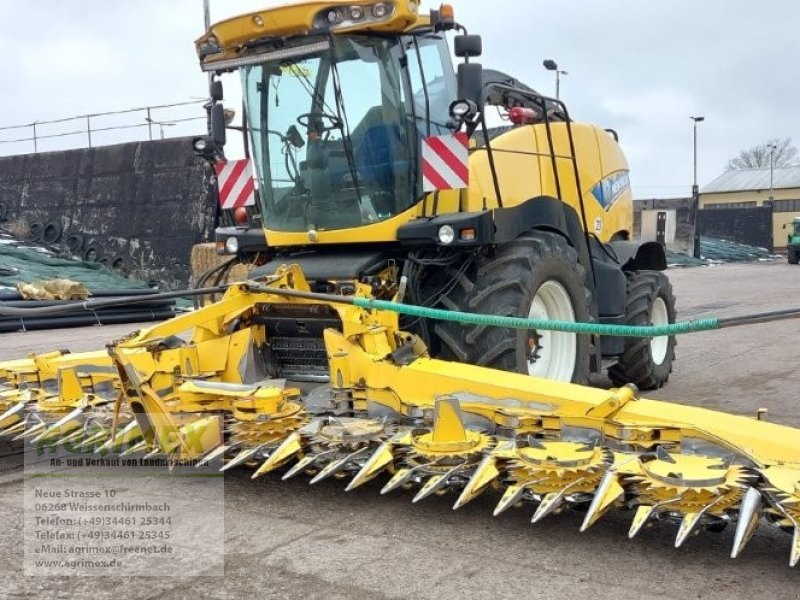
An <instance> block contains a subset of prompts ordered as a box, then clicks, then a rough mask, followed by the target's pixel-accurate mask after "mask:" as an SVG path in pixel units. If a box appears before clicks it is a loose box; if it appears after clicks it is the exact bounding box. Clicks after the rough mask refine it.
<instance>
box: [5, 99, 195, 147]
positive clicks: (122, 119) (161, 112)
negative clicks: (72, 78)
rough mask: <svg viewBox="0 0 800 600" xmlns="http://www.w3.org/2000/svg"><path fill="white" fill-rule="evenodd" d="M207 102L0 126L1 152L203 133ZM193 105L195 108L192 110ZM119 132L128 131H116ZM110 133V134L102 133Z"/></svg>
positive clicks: (192, 101) (191, 102) (192, 102)
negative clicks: (137, 133)
mask: <svg viewBox="0 0 800 600" xmlns="http://www.w3.org/2000/svg"><path fill="white" fill-rule="evenodd" d="M205 102H206V101H205V100H190V101H187V102H175V103H172V104H157V105H153V106H143V107H139V108H128V109H125V110H116V111H108V112H101V113H93V114H87V115H79V116H75V117H67V118H64V119H52V120H48V121H34V122H33V123H26V124H23V125H10V126H6V127H0V154H20V153H24V152H31V151H33V152H34V153H37V152H45V151H52V150H66V149H70V148H82V147H86V146H88V147H89V148H92V147H95V146H103V145H107V144H110V143H121V142H129V141H138V140H142V139H149V140H151V141H152V140H154V139H164V138H166V137H179V136H181V135H195V134H201V133H204V132H205V129H206V128H205V121H206V116H205V111H203V110H202V108H201V106H202V105H203V104H204V103H205ZM190 106H193V107H195V109H194V110H192V111H189V110H188V107H190ZM201 122H202V123H201ZM135 131H138V132H140V135H136V134H135V133H134V132H135ZM116 132H125V133H124V134H122V135H117V134H116ZM109 133H111V135H103V134H109ZM145 136H146V137H145ZM48 141H50V142H56V143H48Z"/></svg>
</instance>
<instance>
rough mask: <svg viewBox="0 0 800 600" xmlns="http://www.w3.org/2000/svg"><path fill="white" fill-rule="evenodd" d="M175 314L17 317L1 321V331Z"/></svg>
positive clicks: (151, 318)
mask: <svg viewBox="0 0 800 600" xmlns="http://www.w3.org/2000/svg"><path fill="white" fill-rule="evenodd" d="M174 316H175V311H173V310H161V311H137V312H124V313H119V314H113V315H104V314H102V313H98V314H92V315H78V316H71V317H60V318H34V319H16V320H9V321H3V322H0V333H13V332H15V331H28V330H34V329H63V328H67V327H85V326H87V325H120V324H124V323H139V322H145V321H163V320H166V319H170V318H172V317H174Z"/></svg>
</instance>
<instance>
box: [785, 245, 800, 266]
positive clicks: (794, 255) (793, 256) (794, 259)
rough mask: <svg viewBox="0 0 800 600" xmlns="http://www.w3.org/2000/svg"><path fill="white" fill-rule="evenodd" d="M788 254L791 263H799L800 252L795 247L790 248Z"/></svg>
mask: <svg viewBox="0 0 800 600" xmlns="http://www.w3.org/2000/svg"><path fill="white" fill-rule="evenodd" d="M788 254H789V264H790V265H796V264H797V263H798V258H800V256H798V254H800V252H799V251H798V250H797V249H795V248H789V250H788Z"/></svg>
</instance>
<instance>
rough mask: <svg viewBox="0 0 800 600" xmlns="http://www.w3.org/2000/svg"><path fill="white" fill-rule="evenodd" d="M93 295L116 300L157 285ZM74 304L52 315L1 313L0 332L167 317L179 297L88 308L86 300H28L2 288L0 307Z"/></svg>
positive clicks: (152, 291)
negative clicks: (12, 314) (63, 311)
mask: <svg viewBox="0 0 800 600" xmlns="http://www.w3.org/2000/svg"><path fill="white" fill-rule="evenodd" d="M90 293H91V296H90V298H93V299H94V298H97V299H100V298H102V299H103V300H113V299H115V298H124V297H131V296H145V295H149V294H157V293H158V290H156V289H132V290H92V291H90ZM56 306H58V307H61V306H74V308H75V309H74V311H69V312H66V313H62V312H58V313H53V314H52V315H48V314H38V315H31V316H29V317H28V316H14V317H10V316H0V333H10V332H15V331H30V330H34V329H59V328H63V327H84V326H88V325H117V324H122V323H139V322H145V321H163V320H165V319H169V318H171V317H174V316H175V314H176V313H175V300H174V299H171V298H168V299H163V298H158V299H153V300H146V301H141V302H136V303H135V304H127V305H124V306H109V307H103V308H90V309H88V310H87V308H86V307H85V306H84V302H83V301H80V300H78V301H75V300H72V301H70V300H24V299H23V298H22V296H21V295H20V294H19V292H16V291H0V308H4V307H5V308H47V307H56Z"/></svg>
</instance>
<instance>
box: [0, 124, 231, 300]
mask: <svg viewBox="0 0 800 600" xmlns="http://www.w3.org/2000/svg"><path fill="white" fill-rule="evenodd" d="M212 177H213V171H212V170H211V168H210V167H209V166H208V165H207V164H206V163H205V162H204V161H202V160H200V159H198V158H197V157H196V156H195V154H194V152H193V149H192V147H191V141H190V140H189V139H186V138H179V139H171V140H161V141H155V142H139V143H130V144H120V145H116V146H105V147H100V148H89V149H81V150H70V151H65V152H49V153H43V154H27V155H20V156H9V157H3V158H0V203H2V205H3V206H2V208H3V209H4V210H5V211H6V213H7V216H6V221H7V224H13V223H14V222H22V223H32V222H39V223H41V224H47V223H50V222H53V221H57V222H58V223H60V225H61V227H62V228H63V232H64V233H63V234H62V236H61V240H60V241H61V243H63V242H64V241H66V239H67V237H68V236H69V235H70V234H79V235H81V236H83V238H84V240H85V246H84V247H86V246H88V245H89V244H93V245H95V246H96V247H98V248H99V249H100V252H101V254H102V256H105V257H107V258H108V257H116V256H121V257H123V258H124V259H125V260H126V261H127V269H128V270H130V271H131V272H132V274H133V275H135V276H137V277H139V278H142V279H145V280H149V279H152V280H157V281H159V282H160V283H161V284H162V285H164V286H165V287H171V288H179V287H182V286H185V285H186V284H187V282H188V279H189V256H190V253H191V248H192V245H193V244H195V243H198V242H202V241H206V240H208V239H209V237H210V235H211V233H212V231H213V226H214V207H215V205H216V202H217V199H216V187H215V185H214V183H213V179H212Z"/></svg>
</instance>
